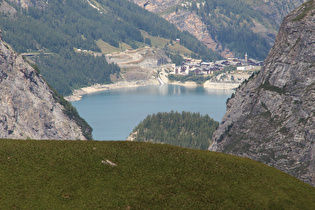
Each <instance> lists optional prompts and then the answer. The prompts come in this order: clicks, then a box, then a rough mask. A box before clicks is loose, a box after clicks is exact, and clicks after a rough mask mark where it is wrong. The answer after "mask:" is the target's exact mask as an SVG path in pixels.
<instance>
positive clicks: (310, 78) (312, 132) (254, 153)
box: [209, 0, 315, 186]
mask: <svg viewBox="0 0 315 210" xmlns="http://www.w3.org/2000/svg"><path fill="white" fill-rule="evenodd" d="M314 6H315V3H314V0H311V1H308V2H307V3H304V4H303V5H302V6H300V7H299V8H298V9H296V10H294V11H293V12H292V13H290V14H289V15H288V16H287V17H286V18H285V19H284V20H283V23H282V25H281V27H280V30H279V33H278V35H277V37H276V41H275V44H274V46H273V48H272V49H271V51H270V52H269V55H268V56H267V58H266V60H265V62H264V65H263V67H262V70H261V71H260V73H259V74H258V75H254V76H253V78H251V79H249V80H248V81H247V82H245V83H244V84H243V85H241V86H240V87H239V88H238V89H237V91H236V93H235V95H233V96H232V98H231V99H229V100H228V102H227V112H226V114H225V116H224V117H223V119H222V122H221V124H220V126H219V128H218V130H217V131H216V132H215V133H214V136H213V139H214V142H213V143H211V144H210V147H209V150H212V151H220V152H225V153H230V154H235V155H240V156H245V157H248V158H252V159H255V160H258V161H261V162H264V163H266V164H268V165H271V166H274V167H276V168H278V169H280V170H282V171H284V172H286V173H289V174H291V175H292V176H295V177H297V178H299V179H301V180H303V181H304V182H306V183H309V184H311V185H313V186H315V162H314V156H315V148H314V142H315V8H314Z"/></svg>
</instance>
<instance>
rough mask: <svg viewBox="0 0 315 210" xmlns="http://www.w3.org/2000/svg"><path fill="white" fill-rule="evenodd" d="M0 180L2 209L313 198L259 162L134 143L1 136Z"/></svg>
mask: <svg viewBox="0 0 315 210" xmlns="http://www.w3.org/2000/svg"><path fill="white" fill-rule="evenodd" d="M107 160H108V161H111V162H112V163H114V164H116V166H111V165H110V164H107V163H108V161H107ZM0 186H1V191H0V199H1V202H0V208H1V209H13V208H17V209H129V208H130V209H270V208H276V209H313V207H314V204H315V201H314V198H315V188H314V187H312V186H310V185H307V184H305V183H303V182H301V181H299V180H297V179H296V178H294V177H291V176H289V175H287V174H285V173H283V172H280V171H279V170H276V169H274V168H272V167H269V166H266V165H265V164H262V163H258V162H255V161H253V160H249V159H245V158H241V157H236V156H230V155H226V154H221V153H214V152H209V151H203V150H192V149H185V148H180V147H175V146H170V145H161V144H149V143H141V142H96V141H32V140H24V141H23V140H22V141H19V140H1V141H0Z"/></svg>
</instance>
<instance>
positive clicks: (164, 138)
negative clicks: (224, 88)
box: [133, 111, 219, 150]
mask: <svg viewBox="0 0 315 210" xmlns="http://www.w3.org/2000/svg"><path fill="white" fill-rule="evenodd" d="M218 126H219V122H217V121H215V120H213V119H212V118H210V117H209V116H208V115H204V116H202V115H200V113H190V112H182V113H178V112H173V111H172V112H170V113H167V112H164V113H161V112H159V113H157V114H153V115H149V116H147V118H145V119H144V120H143V121H142V122H141V123H140V124H139V125H138V126H137V127H136V128H135V129H134V130H133V132H134V133H136V135H135V136H134V141H143V142H153V143H165V144H172V145H177V146H181V147H186V148H193V149H205V150H206V149H208V146H209V143H210V141H211V139H212V134H213V132H214V131H215V130H216V129H217V128H218Z"/></svg>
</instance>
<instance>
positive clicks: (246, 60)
mask: <svg viewBox="0 0 315 210" xmlns="http://www.w3.org/2000/svg"><path fill="white" fill-rule="evenodd" d="M245 64H246V65H248V56H247V52H246V53H245Z"/></svg>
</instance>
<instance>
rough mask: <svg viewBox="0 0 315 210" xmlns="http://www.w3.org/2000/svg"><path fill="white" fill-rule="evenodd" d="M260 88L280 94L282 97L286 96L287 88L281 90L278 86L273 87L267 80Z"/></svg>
mask: <svg viewBox="0 0 315 210" xmlns="http://www.w3.org/2000/svg"><path fill="white" fill-rule="evenodd" d="M258 88H263V89H265V90H269V91H272V92H276V93H279V94H280V95H282V94H285V87H283V88H279V87H277V86H274V85H271V84H270V82H269V80H266V81H265V82H264V83H263V84H261V85H260V86H259V87H258Z"/></svg>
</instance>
